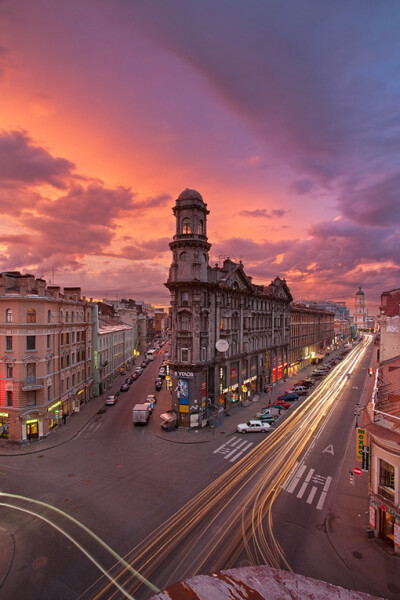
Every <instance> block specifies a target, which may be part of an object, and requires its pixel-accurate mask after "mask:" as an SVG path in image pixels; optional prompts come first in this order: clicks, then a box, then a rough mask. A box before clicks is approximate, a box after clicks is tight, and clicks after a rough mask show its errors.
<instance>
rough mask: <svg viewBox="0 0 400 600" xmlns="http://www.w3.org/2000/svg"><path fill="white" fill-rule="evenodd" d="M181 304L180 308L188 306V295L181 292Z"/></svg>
mask: <svg viewBox="0 0 400 600" xmlns="http://www.w3.org/2000/svg"><path fill="white" fill-rule="evenodd" d="M181 304H182V306H189V293H188V292H181Z"/></svg>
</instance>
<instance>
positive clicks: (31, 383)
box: [21, 377, 43, 392]
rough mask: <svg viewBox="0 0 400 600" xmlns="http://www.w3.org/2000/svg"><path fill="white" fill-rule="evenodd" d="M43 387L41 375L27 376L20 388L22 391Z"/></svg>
mask: <svg viewBox="0 0 400 600" xmlns="http://www.w3.org/2000/svg"><path fill="white" fill-rule="evenodd" d="M42 388H43V377H27V378H26V379H25V381H23V382H22V385H21V389H22V391H24V392H30V391H31V390H41V389H42Z"/></svg>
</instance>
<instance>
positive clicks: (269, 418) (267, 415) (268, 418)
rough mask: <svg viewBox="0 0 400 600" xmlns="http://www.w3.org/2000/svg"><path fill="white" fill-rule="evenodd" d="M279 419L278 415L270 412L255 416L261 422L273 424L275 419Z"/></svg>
mask: <svg viewBox="0 0 400 600" xmlns="http://www.w3.org/2000/svg"><path fill="white" fill-rule="evenodd" d="M277 419H279V415H272V414H270V413H264V414H262V415H260V417H257V420H260V421H261V422H262V423H268V424H269V425H273V424H274V423H275V421H276V420H277Z"/></svg>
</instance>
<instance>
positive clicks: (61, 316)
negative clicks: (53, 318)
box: [60, 310, 63, 321]
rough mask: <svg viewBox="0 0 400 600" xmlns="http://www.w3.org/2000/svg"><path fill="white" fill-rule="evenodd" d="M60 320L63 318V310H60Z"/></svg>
mask: <svg viewBox="0 0 400 600" xmlns="http://www.w3.org/2000/svg"><path fill="white" fill-rule="evenodd" d="M62 320H63V311H62V310H60V321H62Z"/></svg>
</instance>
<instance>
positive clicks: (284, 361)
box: [165, 189, 292, 427]
mask: <svg viewBox="0 0 400 600" xmlns="http://www.w3.org/2000/svg"><path fill="white" fill-rule="evenodd" d="M173 213H174V215H175V218H176V233H175V235H174V238H173V241H172V242H171V243H170V244H169V246H170V248H171V251H172V256H173V258H172V264H171V267H170V272H169V278H168V281H167V283H166V284H165V285H166V287H167V288H168V289H169V290H170V292H171V349H170V366H171V377H172V408H173V410H174V412H176V414H177V416H178V424H179V425H181V426H186V427H197V426H200V425H203V424H205V422H206V421H207V420H208V419H210V420H211V419H212V418H213V417H214V416H215V415H220V414H221V413H223V411H224V410H226V409H229V408H230V407H231V406H232V405H233V404H235V403H236V402H245V401H246V400H248V399H249V397H250V396H254V395H255V394H257V393H258V392H261V391H264V389H265V388H268V387H270V386H273V385H274V384H275V383H277V382H278V380H280V379H282V378H283V377H284V376H285V375H286V374H287V370H288V351H289V341H290V302H291V301H292V296H291V294H290V291H289V288H288V287H287V285H286V282H285V280H283V279H280V278H279V277H276V278H275V279H274V281H273V282H271V284H270V285H268V286H263V285H254V284H253V283H252V278H251V277H249V276H248V275H246V274H245V272H244V268H243V265H242V263H241V262H239V263H236V262H234V261H232V260H230V259H229V258H227V259H225V260H224V262H223V265H222V266H219V265H218V264H216V265H215V267H211V266H210V265H209V250H210V248H211V244H210V243H209V242H208V239H207V215H208V214H209V210H207V205H206V204H205V203H204V201H203V198H202V197H201V195H200V194H199V192H197V191H195V190H190V189H186V190H185V191H183V192H182V193H181V194H180V196H179V197H178V199H177V200H176V205H175V206H174V208H173Z"/></svg>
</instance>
